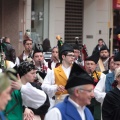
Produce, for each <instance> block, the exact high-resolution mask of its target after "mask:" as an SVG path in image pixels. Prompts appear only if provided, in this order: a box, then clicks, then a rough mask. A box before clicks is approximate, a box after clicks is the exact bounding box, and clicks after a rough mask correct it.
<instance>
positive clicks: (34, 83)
mask: <svg viewBox="0 0 120 120" xmlns="http://www.w3.org/2000/svg"><path fill="white" fill-rule="evenodd" d="M45 45H47V47H45ZM23 46H24V51H23V52H22V53H21V54H20V55H19V56H16V52H15V49H14V48H13V46H12V45H11V44H10V38H8V37H5V38H3V41H2V42H1V43H0V57H1V58H0V101H1V102H0V120H7V119H8V120H23V119H24V120H120V106H119V102H120V52H118V53H116V54H115V55H114V54H113V55H112V56H110V51H109V48H108V47H107V46H106V44H105V43H104V41H103V39H99V40H98V45H97V46H96V47H95V48H94V50H93V52H92V55H90V56H86V55H87V54H86V55H84V53H82V50H80V46H79V44H78V43H75V44H74V45H71V44H68V43H63V42H62V40H61V38H60V39H59V40H58V44H57V45H56V46H55V47H53V48H51V46H50V41H49V39H45V41H44V45H43V49H41V47H38V46H37V45H35V46H34V49H33V48H32V46H33V41H32V40H31V39H29V38H26V39H25V40H23ZM43 51H44V52H49V51H50V52H51V58H50V60H49V61H48V60H47V61H46V59H45V57H44V54H43ZM83 56H84V57H83ZM85 56H86V57H85ZM83 58H84V59H83Z"/></svg>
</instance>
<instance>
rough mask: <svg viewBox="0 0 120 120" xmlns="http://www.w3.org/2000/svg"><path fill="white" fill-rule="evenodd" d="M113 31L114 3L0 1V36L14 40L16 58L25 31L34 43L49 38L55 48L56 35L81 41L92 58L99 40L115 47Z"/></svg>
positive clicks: (93, 0)
mask: <svg viewBox="0 0 120 120" xmlns="http://www.w3.org/2000/svg"><path fill="white" fill-rule="evenodd" d="M112 28H113V0H0V36H8V37H10V38H11V43H12V45H13V46H14V47H15V49H16V51H17V54H20V53H21V52H22V50H23V47H22V41H23V36H24V34H25V32H26V30H30V31H31V37H32V38H33V40H34V42H37V43H40V44H41V43H42V41H43V40H44V39H45V38H49V39H50V42H51V46H52V47H53V46H56V45H57V40H56V36H57V35H60V36H61V37H62V38H63V40H64V41H66V42H69V43H72V44H73V43H74V42H75V37H79V38H80V45H81V44H86V46H87V49H88V54H89V55H90V54H91V53H92V50H93V47H94V46H95V45H96V44H97V41H98V39H99V38H103V40H104V41H105V43H106V44H107V46H109V44H110V46H112V37H113V36H112V35H113V34H112V33H113V32H111V36H110V29H112ZM111 49H112V47H111Z"/></svg>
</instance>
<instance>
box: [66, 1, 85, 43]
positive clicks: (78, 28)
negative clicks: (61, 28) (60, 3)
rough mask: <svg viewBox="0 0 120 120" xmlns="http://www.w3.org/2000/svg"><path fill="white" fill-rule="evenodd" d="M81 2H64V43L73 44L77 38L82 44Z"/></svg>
mask: <svg viewBox="0 0 120 120" xmlns="http://www.w3.org/2000/svg"><path fill="white" fill-rule="evenodd" d="M83 2H84V1H83V0H65V42H67V43H71V44H74V43H75V37H79V43H80V44H82V34H83Z"/></svg>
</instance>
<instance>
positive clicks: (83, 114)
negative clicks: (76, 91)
mask: <svg viewBox="0 0 120 120" xmlns="http://www.w3.org/2000/svg"><path fill="white" fill-rule="evenodd" d="M73 73H75V74H74V75H73ZM85 84H93V80H92V78H91V77H90V76H89V75H88V74H87V73H86V72H85V71H84V70H83V69H82V68H80V66H79V65H77V64H76V63H74V64H73V67H72V70H71V73H70V77H69V79H68V81H67V84H66V86H65V88H66V89H69V88H72V87H75V86H79V85H85ZM53 119H54V120H94V119H93V116H92V114H91V112H90V111H89V109H88V108H87V107H85V106H83V107H81V106H80V105H78V104H77V103H76V102H75V101H74V100H72V98H70V97H69V96H67V97H66V98H65V99H64V101H63V102H60V103H58V104H57V105H55V107H54V108H52V109H51V110H50V111H48V113H47V114H46V116H45V120H53Z"/></svg>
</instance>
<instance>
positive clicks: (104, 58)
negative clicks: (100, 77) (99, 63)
mask: <svg viewBox="0 0 120 120" xmlns="http://www.w3.org/2000/svg"><path fill="white" fill-rule="evenodd" d="M100 58H101V59H102V60H103V61H104V60H106V59H107V58H108V57H106V56H101V57H100Z"/></svg>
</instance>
